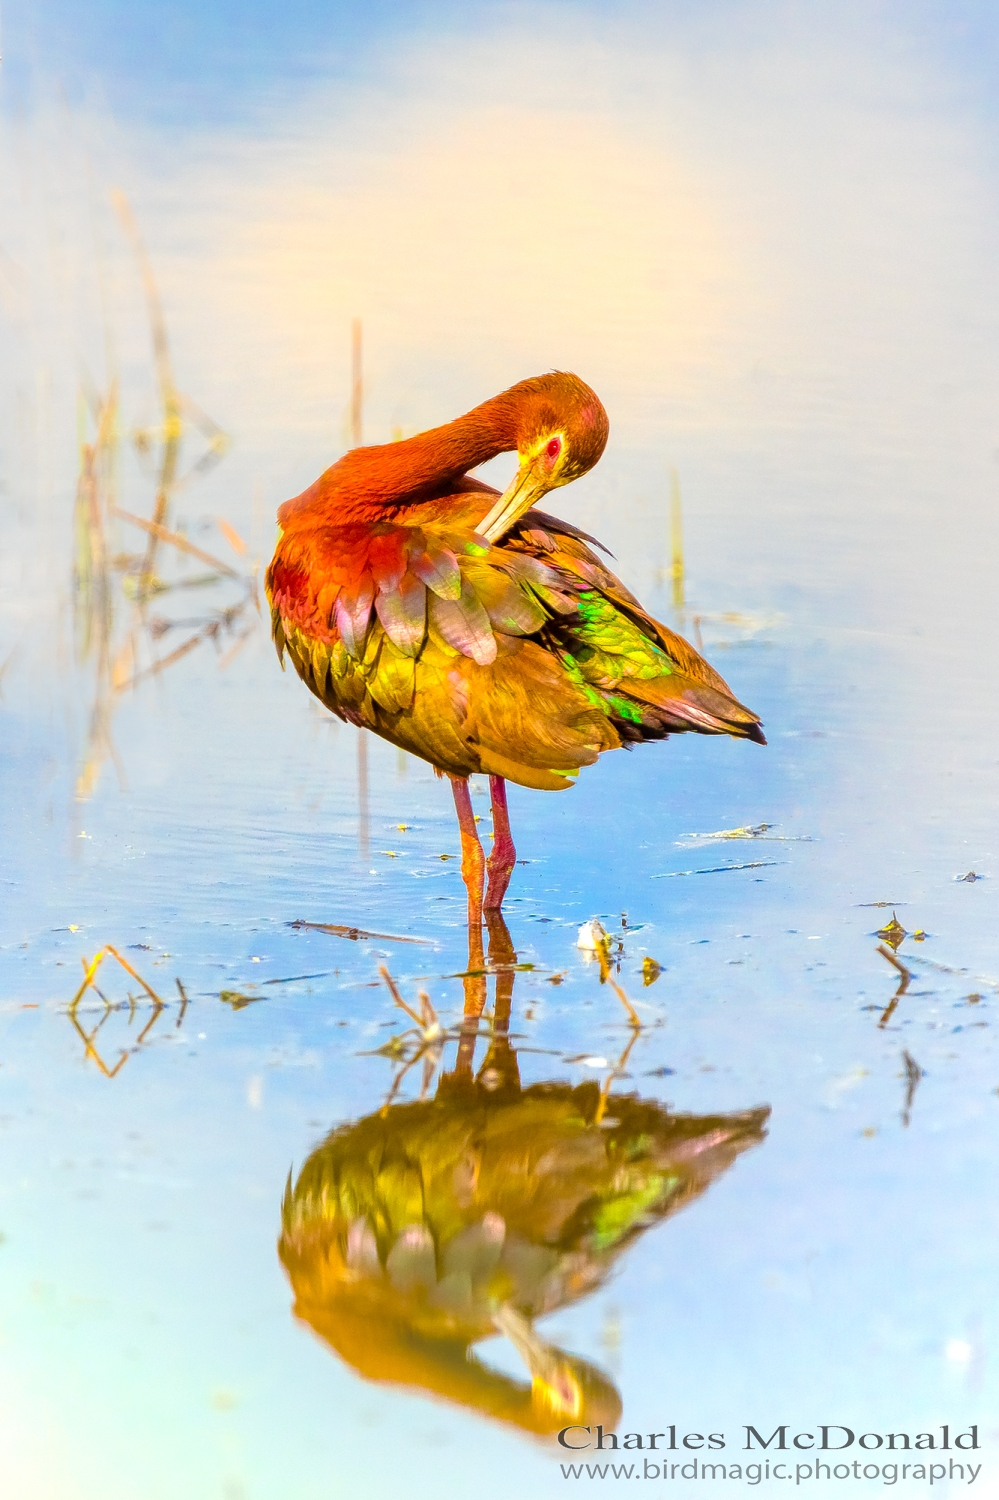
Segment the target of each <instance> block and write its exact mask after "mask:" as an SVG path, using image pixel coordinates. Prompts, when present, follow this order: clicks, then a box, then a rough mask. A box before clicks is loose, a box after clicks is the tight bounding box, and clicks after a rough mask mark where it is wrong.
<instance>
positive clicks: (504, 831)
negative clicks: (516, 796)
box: [485, 776, 517, 911]
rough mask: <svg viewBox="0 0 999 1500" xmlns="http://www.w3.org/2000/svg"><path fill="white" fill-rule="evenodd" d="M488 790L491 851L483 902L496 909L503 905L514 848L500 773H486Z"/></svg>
mask: <svg viewBox="0 0 999 1500" xmlns="http://www.w3.org/2000/svg"><path fill="white" fill-rule="evenodd" d="M489 793H490V796H491V797H492V803H493V852H492V854H490V856H489V859H488V860H487V861H486V869H487V870H488V872H489V885H488V887H487V889H486V900H485V905H486V909H487V910H488V911H498V910H499V908H500V907H501V906H502V905H503V897H504V896H505V895H506V888H507V886H508V885H509V884H510V876H511V875H512V874H513V867H514V865H515V864H516V863H517V851H516V849H515V848H514V847H513V836H512V834H511V833H510V812H509V809H508V807H507V805H506V782H505V781H504V780H503V778H502V776H490V778H489Z"/></svg>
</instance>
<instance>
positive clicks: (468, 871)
mask: <svg viewBox="0 0 999 1500" xmlns="http://www.w3.org/2000/svg"><path fill="white" fill-rule="evenodd" d="M451 792H452V794H453V796H454V809H455V812H456V813H457V814H458V827H459V828H460V829H461V878H462V880H463V881H464V882H465V886H466V888H467V890H468V942H469V949H470V951H471V949H472V948H473V947H476V946H477V948H478V962H479V966H480V967H481V965H482V882H483V877H484V875H485V866H486V861H485V856H484V854H483V853H482V845H481V844H480V842H479V834H478V830H477V829H476V827H475V815H474V813H473V812H472V799H471V797H470V795H469V792H468V778H467V777H466V778H464V779H461V780H459V778H458V777H457V776H454V777H452V778H451Z"/></svg>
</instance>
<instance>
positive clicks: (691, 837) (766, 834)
mask: <svg viewBox="0 0 999 1500" xmlns="http://www.w3.org/2000/svg"><path fill="white" fill-rule="evenodd" d="M776 826H777V825H776V823H754V824H747V825H746V827H744V828H717V829H715V831H714V833H688V834H685V835H684V837H683V838H682V839H677V840H676V844H677V847H678V848H680V849H682V848H683V847H684V846H689V845H690V844H691V843H697V844H712V843H720V842H725V841H726V840H731V839H762V840H763V842H764V843H768V844H813V843H814V842H815V840H814V839H813V838H812V836H811V834H808V833H771V832H770V829H771V828H776Z"/></svg>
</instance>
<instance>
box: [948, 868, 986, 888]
mask: <svg viewBox="0 0 999 1500" xmlns="http://www.w3.org/2000/svg"><path fill="white" fill-rule="evenodd" d="M954 879H955V880H966V881H967V882H968V883H969V885H971V884H974V882H975V881H976V880H984V879H985V876H984V875H977V874H976V873H975V871H974V870H969V871H968V873H967V875H955V876H954Z"/></svg>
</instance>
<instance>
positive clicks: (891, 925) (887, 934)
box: [876, 912, 908, 953]
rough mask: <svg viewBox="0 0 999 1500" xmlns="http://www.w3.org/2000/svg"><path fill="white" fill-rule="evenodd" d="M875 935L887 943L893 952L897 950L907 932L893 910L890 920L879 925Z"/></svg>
mask: <svg viewBox="0 0 999 1500" xmlns="http://www.w3.org/2000/svg"><path fill="white" fill-rule="evenodd" d="M876 935H877V936H878V937H879V938H881V939H882V940H883V941H884V942H886V943H887V944H888V946H889V948H890V949H891V950H892V952H893V953H897V952H898V950H899V947H900V946H901V944H902V941H903V939H904V938H906V937H908V933H907V932H906V930H905V928H904V927H903V926H902V924H901V922H900V921H899V920H898V917H897V916H896V915H895V913H894V912H892V914H891V921H890V922H888V923H887V924H886V925H885V926H884V927H879V928H878V931H877V934H876Z"/></svg>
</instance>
